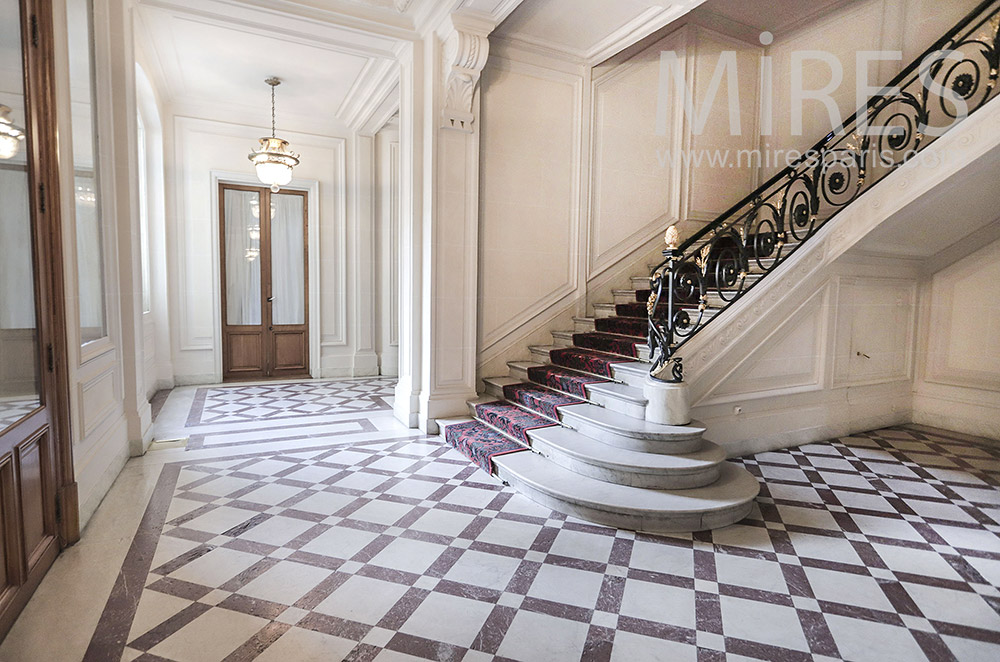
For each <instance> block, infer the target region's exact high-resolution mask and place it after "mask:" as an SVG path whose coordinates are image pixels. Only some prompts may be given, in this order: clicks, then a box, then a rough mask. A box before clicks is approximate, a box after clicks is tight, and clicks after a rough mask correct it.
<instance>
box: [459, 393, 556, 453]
mask: <svg viewBox="0 0 1000 662" xmlns="http://www.w3.org/2000/svg"><path fill="white" fill-rule="evenodd" d="M476 418H478V419H479V420H481V421H482V422H484V423H486V424H487V425H490V426H492V427H494V428H496V429H497V430H500V431H501V432H504V433H505V434H508V435H510V436H511V437H513V438H514V439H519V440H520V441H522V442H524V443H525V444H527V443H528V431H529V430H537V429H539V428H547V427H551V426H553V425H558V423H556V422H555V421H552V420H549V419H547V418H545V417H543V416H539V415H538V414H533V413H531V412H530V411H526V410H524V409H521V408H520V407H518V406H517V405H512V404H509V403H506V402H486V403H481V404H477V405H476Z"/></svg>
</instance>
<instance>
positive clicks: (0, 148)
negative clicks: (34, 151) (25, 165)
mask: <svg viewBox="0 0 1000 662" xmlns="http://www.w3.org/2000/svg"><path fill="white" fill-rule="evenodd" d="M20 147H21V141H20V140H18V139H17V138H12V137H10V136H7V135H4V134H2V133H0V159H12V158H14V157H15V156H17V150H18V149H19V148H20Z"/></svg>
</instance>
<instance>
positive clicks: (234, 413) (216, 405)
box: [187, 379, 396, 427]
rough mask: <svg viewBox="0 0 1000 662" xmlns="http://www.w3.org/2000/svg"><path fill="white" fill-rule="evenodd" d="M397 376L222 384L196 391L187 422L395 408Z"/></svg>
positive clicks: (246, 419) (205, 422)
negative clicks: (388, 400)
mask: <svg viewBox="0 0 1000 662" xmlns="http://www.w3.org/2000/svg"><path fill="white" fill-rule="evenodd" d="M395 384H396V380H394V379H365V380H353V379H352V380H345V381H336V382H316V381H309V382H299V383H282V384H259V385H252V386H221V387H218V386H217V387H212V388H201V389H198V391H197V392H196V394H195V398H194V405H193V406H192V408H191V412H190V414H189V416H188V420H187V426H188V427H191V426H195V425H209V424H216V423H246V422H252V421H259V420H273V419H281V418H289V417H294V416H318V415H322V414H334V413H349V412H355V411H378V410H387V409H392V407H391V406H390V405H389V404H387V403H386V401H385V398H387V397H392V395H393V387H394V386H395Z"/></svg>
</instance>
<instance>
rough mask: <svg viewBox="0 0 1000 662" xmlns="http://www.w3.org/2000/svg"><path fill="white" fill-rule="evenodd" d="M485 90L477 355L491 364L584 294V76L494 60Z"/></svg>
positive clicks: (487, 70)
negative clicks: (522, 333)
mask: <svg viewBox="0 0 1000 662" xmlns="http://www.w3.org/2000/svg"><path fill="white" fill-rule="evenodd" d="M482 90H483V91H482V95H483V111H482V120H481V121H482V128H481V136H482V137H481V156H480V171H481V175H480V176H481V185H480V205H479V224H480V244H479V245H480V249H479V253H480V258H479V259H480V263H479V352H480V356H481V357H483V356H487V357H488V356H491V355H497V354H498V353H500V354H502V353H505V352H506V351H507V350H508V349H509V348H510V343H509V342H505V341H508V340H509V337H510V336H511V334H512V333H514V334H516V332H517V331H518V330H519V329H521V328H522V327H524V326H525V325H532V324H534V323H535V321H536V320H537V319H539V318H545V317H546V316H547V315H550V314H552V313H553V311H556V312H558V311H560V310H562V309H563V308H565V307H567V306H569V307H571V308H572V307H573V302H574V300H576V299H579V298H582V296H583V293H584V292H583V289H584V287H585V281H584V279H583V277H582V272H581V264H580V256H581V253H582V248H581V244H580V242H581V234H582V233H583V227H584V224H583V220H582V218H583V217H582V214H581V190H580V187H581V173H582V172H583V167H584V166H583V164H582V162H581V150H582V129H583V114H584V104H583V94H584V77H583V72H582V71H573V70H568V71H567V70H565V69H562V70H560V69H553V68H549V67H546V66H542V65H541V64H539V63H532V62H522V61H516V60H512V59H508V58H504V57H502V56H494V57H491V59H490V61H489V63H488V64H487V67H486V70H485V71H484V72H483V80H482Z"/></svg>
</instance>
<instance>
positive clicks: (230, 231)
mask: <svg viewBox="0 0 1000 662" xmlns="http://www.w3.org/2000/svg"><path fill="white" fill-rule="evenodd" d="M306 205H307V198H306V193H305V192H304V191H286V190H283V191H281V192H279V193H272V192H271V191H270V190H268V189H266V188H260V187H254V186H241V185H236V184H220V185H219V207H220V208H219V218H220V219H221V222H220V223H219V226H220V232H221V240H220V246H221V252H222V256H221V257H222V261H221V264H222V269H221V274H222V311H221V312H222V376H223V379H224V380H225V381H232V380H248V379H268V378H272V377H273V378H296V377H308V376H309V303H308V302H309V275H308V270H307V268H306V265H307V264H308V262H309V260H308V256H309V244H308V228H307V212H308V210H307V207H306Z"/></svg>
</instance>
